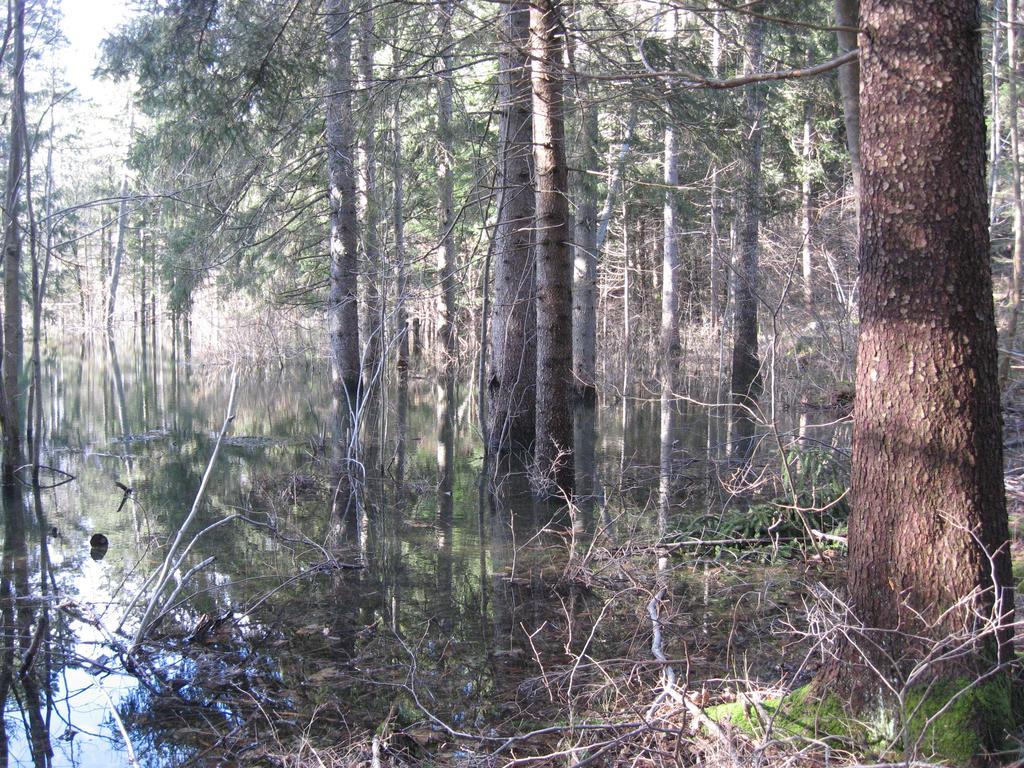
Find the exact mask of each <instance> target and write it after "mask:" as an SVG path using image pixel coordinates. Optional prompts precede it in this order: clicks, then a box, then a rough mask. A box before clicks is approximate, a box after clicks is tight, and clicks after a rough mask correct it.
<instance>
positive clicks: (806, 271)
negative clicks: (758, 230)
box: [800, 48, 814, 312]
mask: <svg viewBox="0 0 1024 768" xmlns="http://www.w3.org/2000/svg"><path fill="white" fill-rule="evenodd" d="M807 61H808V64H810V62H811V50H810V48H808V49H807ZM813 135H814V105H813V104H812V102H811V100H810V98H808V99H807V101H805V102H804V140H803V179H802V181H801V184H800V234H801V235H802V239H803V246H802V249H801V251H802V258H801V266H802V268H803V269H802V272H803V289H804V306H805V307H806V308H807V311H808V312H812V311H813V310H814V271H813V267H814V265H813V264H812V260H811V255H812V247H811V246H812V244H811V221H812V219H813V216H814V209H813V200H812V198H811V192H812V190H811V175H812V173H813V167H812V166H813V160H814V145H813V143H812V137H813Z"/></svg>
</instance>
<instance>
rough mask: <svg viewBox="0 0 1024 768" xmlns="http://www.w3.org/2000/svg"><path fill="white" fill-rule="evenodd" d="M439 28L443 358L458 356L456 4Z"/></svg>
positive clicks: (441, 11)
mask: <svg viewBox="0 0 1024 768" xmlns="http://www.w3.org/2000/svg"><path fill="white" fill-rule="evenodd" d="M437 13H438V24H439V26H440V36H441V38H440V39H441V42H440V48H441V56H440V60H439V61H440V69H439V70H438V71H437V73H436V77H437V79H436V87H437V144H438V165H437V179H438V189H437V198H438V221H439V223H440V229H439V231H438V243H439V247H438V251H437V271H438V273H439V274H440V278H441V296H440V303H439V307H438V321H439V324H440V328H439V332H440V334H441V341H442V342H443V343H444V354H445V355H446V356H447V357H448V358H451V357H454V355H455V313H456V305H455V289H456V285H455V231H454V230H455V173H454V170H453V165H454V162H455V153H454V150H453V148H452V98H453V91H454V79H453V75H452V45H453V43H452V16H453V15H454V13H455V3H454V2H453V0H441V2H440V4H439V5H438V9H437Z"/></svg>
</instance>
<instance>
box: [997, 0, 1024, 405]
mask: <svg viewBox="0 0 1024 768" xmlns="http://www.w3.org/2000/svg"><path fill="white" fill-rule="evenodd" d="M1006 20H1007V25H1006V85H1007V91H1008V96H1009V101H1010V109H1009V110H1008V113H1009V117H1010V180H1011V184H1010V188H1011V190H1012V191H1013V275H1012V277H1011V278H1010V281H1011V282H1010V318H1009V321H1008V322H1007V324H1006V338H1005V344H1006V349H1007V350H1008V352H1013V351H1014V348H1015V347H1016V344H1017V322H1018V318H1019V316H1020V301H1021V280H1022V279H1024V278H1022V275H1021V262H1022V259H1024V199H1022V193H1021V167H1020V123H1019V121H1018V118H1017V107H1018V101H1017V98H1018V94H1017V54H1018V50H1017V22H1018V18H1017V0H1007V1H1006ZM1010 362H1011V355H1010V354H1004V355H1003V359H1002V360H1001V361H1000V363H999V379H1000V381H1001V382H1002V383H1003V384H1004V385H1005V383H1006V381H1007V380H1008V379H1009V377H1010Z"/></svg>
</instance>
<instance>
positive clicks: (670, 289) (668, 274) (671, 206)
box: [661, 9, 680, 399]
mask: <svg viewBox="0 0 1024 768" xmlns="http://www.w3.org/2000/svg"><path fill="white" fill-rule="evenodd" d="M666 15H667V18H668V23H667V25H666V40H667V41H668V43H669V44H672V43H674V41H675V33H676V12H675V10H672V9H670V10H669V11H668V13H667V14H666ZM668 93H669V98H671V94H672V91H671V86H670V87H669V91H668ZM669 106H671V104H669ZM677 141H678V139H677V137H676V127H675V124H674V123H673V121H672V118H671V111H669V118H668V120H667V122H666V123H665V139H664V142H665V146H664V152H665V158H664V161H663V168H662V170H663V181H664V183H665V198H664V201H663V204H662V221H663V225H664V233H663V238H662V262H661V368H662V370H661V381H662V398H663V399H665V398H670V397H671V396H672V391H673V388H674V386H675V378H676V373H677V369H678V367H679V353H680V347H679V294H678V290H677V289H678V283H679V274H678V272H679V227H678V219H679V210H678V205H677V203H676V187H678V186H679V148H678V146H677Z"/></svg>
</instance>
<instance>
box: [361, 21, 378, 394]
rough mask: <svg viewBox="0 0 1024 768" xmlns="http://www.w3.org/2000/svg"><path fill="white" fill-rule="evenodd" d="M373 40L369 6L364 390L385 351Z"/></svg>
mask: <svg viewBox="0 0 1024 768" xmlns="http://www.w3.org/2000/svg"><path fill="white" fill-rule="evenodd" d="M375 39H376V38H375V37H374V27H373V7H372V5H369V4H368V5H366V6H365V7H364V8H363V9H362V11H361V15H360V24H359V90H360V92H361V94H362V97H361V99H360V101H361V104H360V109H359V111H360V113H361V114H360V116H361V118H362V120H363V124H364V128H363V133H362V140H361V141H360V142H359V188H358V201H359V202H358V215H359V220H360V221H361V222H362V227H361V228H360V234H361V235H362V240H363V275H362V280H361V281H360V287H361V288H362V289H363V296H362V302H361V303H360V307H359V309H360V313H361V318H360V329H359V333H360V336H361V338H362V341H363V343H364V344H365V345H366V352H365V354H364V355H363V379H364V382H365V384H366V386H367V387H368V386H369V385H370V382H371V381H372V380H373V378H374V376H375V375H376V371H377V366H378V364H379V361H380V359H381V353H382V351H383V348H384V324H383V318H382V316H381V308H382V307H381V291H380V289H379V288H378V280H380V279H381V276H382V275H383V274H384V271H383V269H382V267H381V259H380V244H379V243H378V241H377V199H376V197H377V157H376V152H377V109H376V106H375V102H374V94H373V87H374V78H373V54H374V51H375V49H376V46H375V45H374V42H375Z"/></svg>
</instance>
